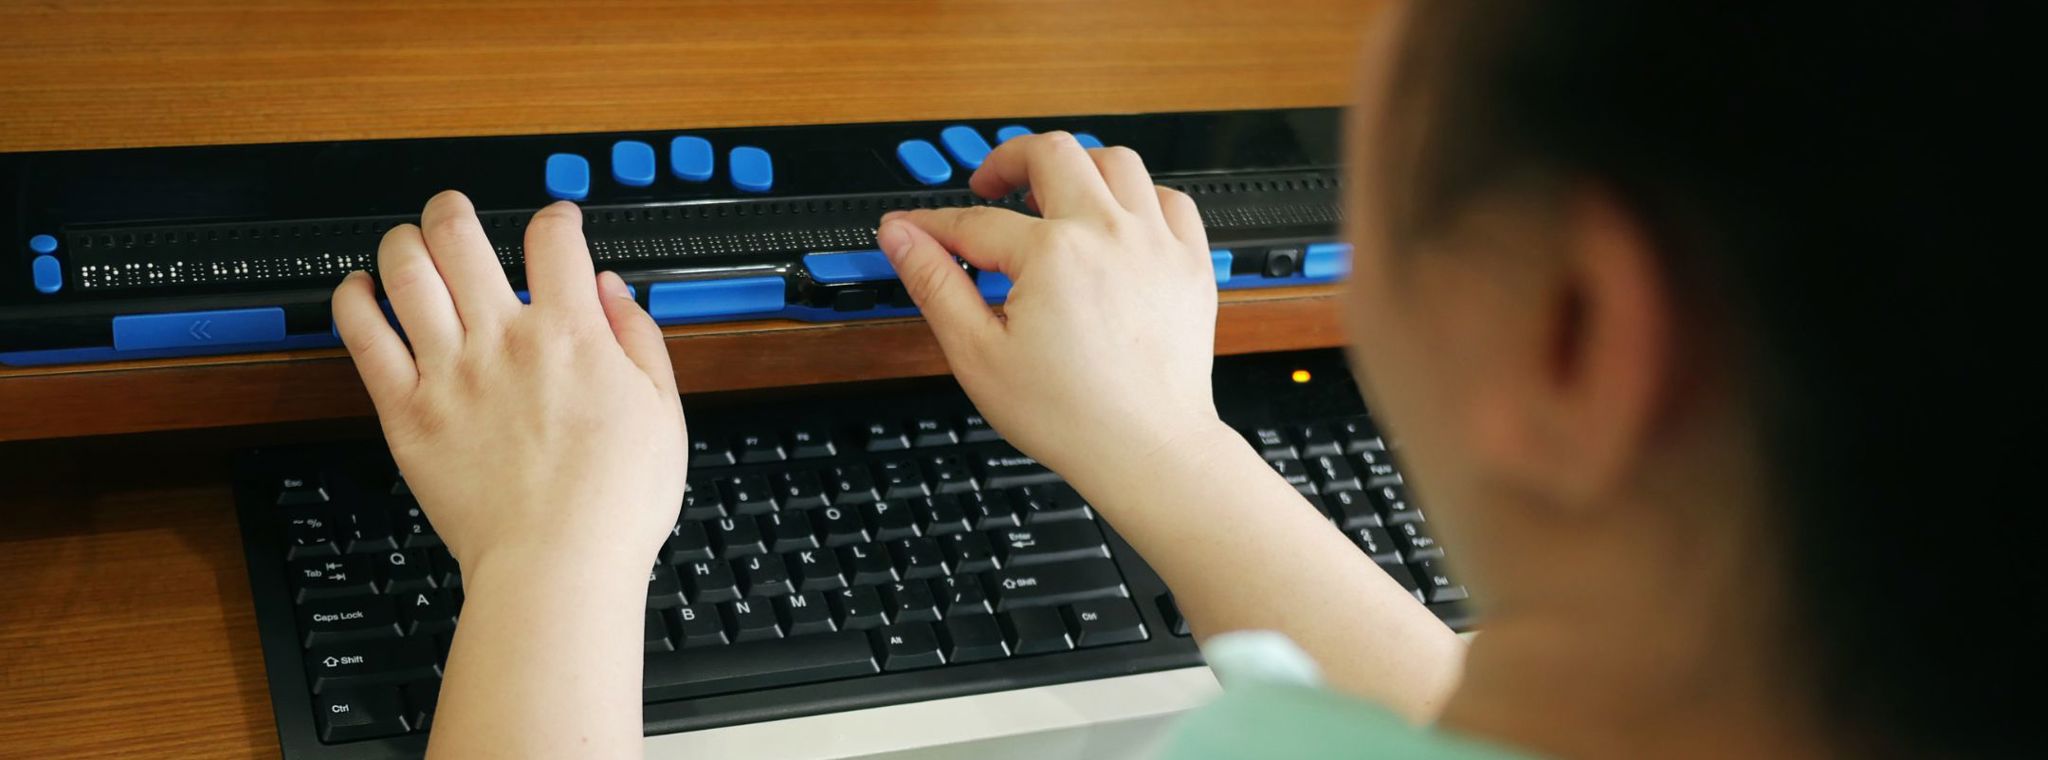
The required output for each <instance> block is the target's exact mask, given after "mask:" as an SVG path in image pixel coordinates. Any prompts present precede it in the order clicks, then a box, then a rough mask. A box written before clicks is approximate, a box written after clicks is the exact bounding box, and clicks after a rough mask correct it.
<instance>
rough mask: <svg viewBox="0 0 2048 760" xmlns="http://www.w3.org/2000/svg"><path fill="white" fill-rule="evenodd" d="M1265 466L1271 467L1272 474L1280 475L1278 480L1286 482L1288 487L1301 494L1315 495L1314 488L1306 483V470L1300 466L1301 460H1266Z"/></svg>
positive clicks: (1290, 458) (1288, 458) (1289, 458)
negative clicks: (1292, 487)
mask: <svg viewBox="0 0 2048 760" xmlns="http://www.w3.org/2000/svg"><path fill="white" fill-rule="evenodd" d="M1266 464H1267V465H1268V466H1270V467H1272V468H1273V471H1274V472H1277V473H1280V479H1281V480H1285V481H1287V484H1288V485H1290V486H1294V487H1295V489H1297V490H1300V491H1301V492H1302V493H1311V494H1312V493H1315V488H1314V487H1313V486H1310V485H1309V482H1308V470H1307V468H1304V467H1302V466H1301V460H1299V459H1295V458H1292V457H1287V458H1281V459H1274V458H1268V459H1267V460H1266Z"/></svg>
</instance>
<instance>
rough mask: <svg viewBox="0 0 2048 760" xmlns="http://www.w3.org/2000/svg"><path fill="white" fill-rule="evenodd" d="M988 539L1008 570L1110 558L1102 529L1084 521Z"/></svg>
mask: <svg viewBox="0 0 2048 760" xmlns="http://www.w3.org/2000/svg"><path fill="white" fill-rule="evenodd" d="M989 539H990V541H991V542H992V543H994V545H995V547H996V551H997V552H998V553H1000V554H1001V555H1002V558H1003V566H1004V567H1010V568H1017V567H1024V566H1028V565H1047V564H1052V563H1055V562H1066V561H1068V560H1076V559H1088V558H1091V557H1099V558H1105V559H1106V558H1108V557H1109V547H1108V546H1107V545H1105V544H1104V543H1103V541H1102V529H1101V528H1098V527H1096V525H1095V523H1093V522H1090V521H1087V520H1075V521H1069V522H1056V523H1051V524H1048V525H1033V526H1031V527H1028V528H1011V529H1009V530H999V531H992V532H990V533H989Z"/></svg>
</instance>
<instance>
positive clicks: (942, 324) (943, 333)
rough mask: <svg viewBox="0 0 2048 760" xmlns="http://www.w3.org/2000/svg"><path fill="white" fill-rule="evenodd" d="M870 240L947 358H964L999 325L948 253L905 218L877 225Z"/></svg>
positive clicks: (972, 282) (993, 313)
mask: <svg viewBox="0 0 2048 760" xmlns="http://www.w3.org/2000/svg"><path fill="white" fill-rule="evenodd" d="M876 239H877V240H878V241H880V243H881V245H882V252H883V253H885V254H887V255H888V256H889V263H890V264H891V265H892V266H895V267H896V277H897V278H898V279H901V280H902V281H903V289H904V290H906V291H909V293H910V300H912V301H915V302H916V303H917V308H918V310H919V311H921V312H923V313H924V319H925V321H926V322H927V323H930V324H931V326H932V335H934V336H936V337H937V338H938V339H939V348H940V349H943V350H944V351H945V352H946V356H947V358H948V360H951V361H957V360H959V359H960V358H961V357H965V356H969V355H970V354H969V353H968V347H969V346H972V345H974V344H975V343H976V342H978V341H980V340H982V339H984V338H985V336H987V335H989V334H991V333H992V332H993V331H995V330H999V329H1001V327H1002V323H1000V322H998V321H997V320H996V315H995V312H993V311H990V310H989V308H988V302H986V301H983V300H982V298H981V291H980V290H977V289H975V287H974V281H973V280H970V279H968V277H967V272H966V271H965V270H963V269H961V268H960V265H959V264H957V263H955V262H954V261H953V254H952V253H951V252H949V251H947V250H946V247H945V246H943V245H940V244H939V241H938V240H937V239H934V238H933V237H932V236H931V235H930V234H928V233H926V232H925V231H924V230H923V229H922V228H920V227H918V226H917V225H915V224H911V223H910V221H909V220H907V219H891V220H889V221H886V222H883V223H882V230H881V233H880V234H879V235H877V236H876Z"/></svg>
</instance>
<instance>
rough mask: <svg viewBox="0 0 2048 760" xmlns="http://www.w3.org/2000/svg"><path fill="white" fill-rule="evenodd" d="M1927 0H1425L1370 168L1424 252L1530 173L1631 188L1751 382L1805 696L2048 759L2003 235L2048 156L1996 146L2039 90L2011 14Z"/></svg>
mask: <svg viewBox="0 0 2048 760" xmlns="http://www.w3.org/2000/svg"><path fill="white" fill-rule="evenodd" d="M1901 5H1903V4H1877V5H1858V6H1844V5H1836V4H1813V5H1811V6H1809V5H1808V4H1803V3H1755V2H1686V1H1682V0H1673V1H1671V2H1659V1H1645V0H1604V1H1603V0H1422V1H1421V2H1416V3H1414V4H1413V5H1412V6H1411V7H1410V11H1411V15H1410V16H1409V19H1408V20H1409V26H1408V28H1407V29H1406V30H1405V31H1406V34H1405V35H1404V37H1403V42H1402V49H1401V51H1400V52H1399V53H1398V55H1397V60H1396V61H1395V70H1394V74H1393V79H1392V81H1391V82H1390V86H1389V90H1388V95H1387V100H1386V102H1385V103H1384V108H1383V111H1382V118H1384V119H1385V120H1386V122H1385V124H1384V125H1383V127H1384V128H1383V129H1382V134H1383V135H1387V136H1386V138H1385V140H1384V143H1385V144H1383V145H1382V150H1381V151H1379V152H1380V153H1382V154H1384V157H1383V159H1382V161H1381V162H1380V163H1381V165H1380V166H1378V167H1373V169H1375V170H1377V171H1378V176H1380V177H1382V178H1384V179H1385V180H1386V181H1387V182H1388V193H1387V197H1388V198H1389V201H1388V208H1387V209H1386V210H1387V214H1386V217H1387V218H1388V220H1389V221H1388V224H1389V229H1388V230H1387V233H1388V234H1389V235H1390V236H1391V239H1392V240H1394V241H1396V243H1397V244H1399V242H1400V241H1403V240H1413V239H1415V238H1417V237H1419V236H1426V235H1429V234H1432V233H1433V232H1436V231H1439V230H1438V228H1439V226H1440V225H1442V224H1443V223H1444V222H1446V221H1447V220H1449V219H1450V218H1452V217H1454V216H1455V215H1456V213H1457V212H1458V210H1459V208H1460V204H1463V203H1465V202H1467V201H1470V200H1472V199H1473V198H1474V196H1475V195H1477V194H1479V193H1482V192H1486V191H1488V190H1490V189H1495V188H1497V187H1498V186H1499V185H1501V184H1502V183H1507V182H1512V181H1515V180H1516V178H1519V177H1527V176H1540V177H1550V178H1558V179H1565V180H1587V181H1590V182H1592V183H1594V184H1597V185H1599V186H1603V187H1606V188H1608V189H1609V190H1610V191H1611V192H1612V193H1613V195H1615V196H1616V197H1617V199H1618V200H1619V201H1620V202H1621V203H1623V204H1624V205H1625V206H1626V207H1627V209H1628V211H1629V213H1631V214H1632V215H1633V216H1634V217H1635V218H1636V219H1637V220H1638V221H1639V222H1640V223H1641V224H1642V225H1643V226H1644V228H1645V229H1646V230H1647V231H1648V233H1649V235H1650V236H1651V238H1652V240H1653V241H1654V243H1655V245H1656V246H1657V248H1658V250H1659V252H1660V254H1662V255H1663V256H1664V257H1665V261H1664V263H1665V267H1666V269H1667V271H1668V272H1669V273H1670V276H1671V277H1672V278H1673V282H1674V287H1675V288H1676V289H1679V290H1684V291H1687V294H1688V297H1689V298H1692V299H1697V300H1699V301H1701V302H1703V303H1711V304H1714V305H1715V307H1716V314H1715V317H1714V318H1715V319H1717V320H1721V321H1722V322H1724V323H1725V327H1726V328H1727V329H1728V330H1729V331H1730V332H1732V333H1733V334H1734V335H1735V336H1736V337H1735V338H1734V342H1735V343H1736V345H1737V349H1736V350H1737V352H1738V354H1739V355H1740V356H1739V358H1740V361H1741V362H1742V364H1741V368H1742V369H1743V370H1744V373H1743V374H1744V376H1746V377H1748V378H1749V379H1750V380H1752V381H1753V382H1754V387H1753V388H1752V389H1751V390H1752V391H1753V392H1752V394H1751V395H1752V397H1753V398H1755V399H1756V402H1755V409H1754V412H1755V419H1756V421H1757V423H1758V427H1759V429H1760V432H1761V435H1762V438H1763V446H1764V453H1765V455H1766V456H1767V457H1768V462H1769V465H1770V467H1771V472H1770V473H1769V476H1770V477H1771V478H1772V479H1773V481H1774V483H1773V485H1774V486H1775V487H1774V488H1773V491H1774V493H1775V494H1776V497H1775V499H1774V501H1773V503H1771V504H1768V505H1760V506H1759V508H1764V509H1770V510H1772V512H1771V513H1770V514H1768V515H1766V519H1767V520H1768V521H1769V522H1770V524H1776V525H1781V526H1782V528H1783V533H1782V534H1781V535H1779V536H1778V537H1776V540H1774V541H1769V542H1764V545H1767V546H1782V547H1783V548H1784V551H1785V552H1786V553H1785V554H1784V555H1783V556H1782V557H1781V558H1780V559H1781V561H1780V563H1779V564H1780V565H1782V566H1783V567H1785V569H1786V576H1787V577H1786V578H1785V580H1784V582H1785V583H1786V584H1787V587H1786V589H1785V591H1786V592H1787V593H1780V594H1774V595H1771V596H1772V597H1773V598H1784V599H1787V600H1789V602H1788V603H1789V605H1790V609H1788V610H1786V611H1785V613H1786V614H1785V617H1788V618H1789V619H1790V622H1791V623H1792V625H1794V626H1795V628H1794V630H1790V631H1786V635H1787V642H1788V644H1787V647H1788V651H1789V652H1796V653H1797V654H1798V656H1799V657H1800V658H1801V661H1803V662H1806V663H1808V665H1809V666H1810V669H1809V670H1808V672H1806V673H1799V674H1788V675H1790V676H1793V677H1788V678H1787V679H1786V683H1787V688H1803V689H1807V690H1808V691H1809V692H1810V693H1811V694H1813V695H1814V696H1815V697H1816V698H1817V699H1818V701H1819V702H1820V704H1819V705H1818V707H1819V708H1820V709H1821V711H1822V712H1821V714H1822V715H1824V716H1825V717H1826V718H1827V719H1828V720H1831V721H1832V722H1833V725H1832V729H1833V730H1834V731H1835V732H1836V733H1837V734H1838V735H1839V736H1840V737H1842V739H1843V740H1844V741H1845V742H1849V743H1851V744H1850V746H1849V747H1847V748H1848V749H1851V751H1854V752H1856V753H1858V754H1864V753H1869V754H1892V753H1897V754H1923V753H1925V754H1937V755H1953V756H2007V755H2011V754H2017V753H2020V752H2021V751H2022V750H2023V749H2024V748H2025V747H2027V746H2029V745H2034V744H2036V743H2037V742H2038V741H2039V740H2038V739H2037V738H2036V737H2035V736H2034V733H2035V731H2037V730H2039V729H2038V728H2037V727H2035V726H2031V725H2026V724H2024V723H2023V722H2022V718H2021V715H2022V712H2021V711H2022V709H2023V708H2022V705H2025V704H2038V703H2037V702H2035V701H2034V700H2032V699H2029V698H2028V697H2031V696H2033V694H2032V693H2033V692H2034V691H2035V690H2036V689H2037V688H2038V686H2039V683H2040V682H2039V681H2037V680H2036V679H2037V678H2039V671H2040V670H2041V668H2040V664H2041V663H2042V661H2043V658H2044V654H2043V652H2042V649H2043V648H2044V647H2048V637H2044V636H2043V629H2042V623H2041V620H2042V619H2043V618H2044V617H2048V610H2044V609H2043V605H2042V600H2041V595H2040V589H2041V583H2040V579H2041V572H2040V570H2039V566H2040V565H2039V562H2038V561H2037V562H2031V563H2027V564H2026V565H2024V566H2023V565H2022V563H2021V560H2020V556H2019V554H2020V549H2021V542H2023V541H2024V542H2028V543H2032V542H2035V541H2038V540H2039V538H2038V534H2035V533H2033V532H2032V531H2028V530H2023V529H2021V528H2022V525H2021V524H2020V523H2021V521H2022V520H2031V519H2032V518H2031V516H2030V515H2029V514H2028V513H2030V512H2031V511H2033V510H2035V509H2039V508H2041V505H2042V501H2043V500H2042V498H2041V497H2040V496H2039V495H2038V494H2037V493H2032V492H2028V491H2023V490H2022V488H2023V487H2026V486H2032V485H2034V484H2033V483H2031V482H2027V481H2030V480H2035V479H2037V477H2036V475H2037V474H2038V473H2040V472H2041V471H2042V468H2041V461H2042V460H2041V459H2040V458H2039V457H2038V455H2037V452H2038V450H2039V446H2038V444H2034V443H2033V442H2032V441H2031V440H2030V438H2031V436H2030V437H2029V438H2023V437H2022V432H2021V430H2020V427H2021V420H2022V419H2023V418H2024V419H2026V420H2029V421H2031V420H2032V419H2034V418H2035V417H2037V416H2038V413H2037V412H2036V413H2032V414H2028V413H2027V412H2029V411H2031V410H2033V409H2035V408H2037V406H2038V404H2037V402H2035V401H2034V395H2033V391H2034V389H2035V387H2036V386H2037V385H2038V381H2037V380H2036V379H2035V378H2036V377H2037V374H2036V372H2035V371H2029V370H2025V369H2024V367H2026V366H2038V364H2039V363H2040V357H2037V356H2030V355H2029V354H2039V353H2041V347H2042V346H2043V345H2044V343H2048V341H2043V340H2042V337H2041V335H2040V334H2038V333H2036V334H2031V335H2029V334H2027V332H2026V331H2027V326H2029V325H2031V324H2038V323H2039V322H2040V320H2039V319H2038V317H2034V316H2032V315H2026V318H2025V319H2024V320H2023V319H2022V318H2021V315H2020V314H2019V312H2020V311H2021V310H2022V308H2023V307H2022V304H2023V303H2025V301H2024V300H2023V299H2026V298H2028V297H2029V296H2033V297H2036V298H2038V297H2039V296H2036V295H2035V294H2034V293H2032V292H2030V291H2034V290H2039V289H2041V288H2043V287H2044V286H2043V284H2041V283H2040V281H2039V280H2034V279H2028V278H2022V277H2018V276H2016V275H2017V272H2015V271H2011V270H2012V269H2014V267H2015V265H2018V262H2020V261H2024V260H2030V259H2033V258H2036V257H2035V255H2034V254H2035V253H2037V252H2038V251H2040V250H2041V248H2042V245H2041V244H2040V243H2039V242H2038V241H2035V242H2032V243H2030V244H2026V245H2024V246H2020V245H2014V244H2011V243H2009V242H2008V241H2009V240H2017V239H2018V238H2017V230H2018V227H2019V225H2020V224H2021V222H2022V220H2023V219H2025V218H2027V217H2033V218H2039V217H2040V216H2041V214H2040V212H2039V211H2038V210H2035V211H2033V213H2031V214H2027V213H2025V212H2017V213H2008V212H2007V210H2006V204H2005V202H2004V195H2003V194H2004V192H2005V191H2006V190H2007V188H2006V187H2005V185H2006V184H2011V183H2000V182H1998V175H1997V174H1995V173H1994V172H1997V171H1998V170H1999V169H2001V168H2002V167H2006V166H2009V167H2011V168H2012V169H2017V168H2018V155H2017V154H2018V152H2019V145H2021V144H2025V143H2028V142H2035V141H2041V140H2048V137H2042V136H2039V135H2030V136H2028V140H2026V141H2007V140H2001V139H1999V138H1998V129H1999V127H2000V124H2001V121H2002V118H1999V117H1995V116H1994V115H1993V113H1992V109H1993V106H1992V105H1991V103H1992V102H1993V101H1992V99H1993V98H1999V99H2001V100H2002V101H2005V102H2013V101H2015V100H2017V99H2026V100H2038V99H2039V98H2038V96H2039V94H2040V90H2039V85H2038V84H2035V85H2033V86H2030V87H2025V88H2017V89H2010V90H2005V89H2001V88H1999V87H1998V86H1997V85H1995V84H1993V82H1994V74H1995V73H1996V71H1997V67H1996V66H1994V65H1993V64H1992V63H1991V61H1990V60H1989V57H1990V56H1991V55H1992V51H1993V50H1994V49H1995V48H1997V47H1998V46H1997V45H1994V44H1993V41H1992V39H1991V36H1992V35H1991V32H1990V28H1991V27H1992V25H1993V24H1994V21H1993V20H1992V19H1990V18H1988V17H1987V13H1988V12H1987V10H1986V8H1987V6H1982V5H1980V4H1978V3H1971V2H1939V3H1914V4H1911V6H1912V7H1910V8H1906V7H1900V6H1901ZM2028 93H2031V94H2028ZM1403 130H1406V131H1403ZM2006 151H2011V152H2012V154H2011V155H2008V154H2006V153H2005V152H2006ZM2027 153H2028V154H2030V155H2031V154H2037V153H2038V151H2037V150H2028V151H2027ZM2008 171H2010V169H2008ZM2026 178H2027V179H2032V176H2028V177H2026ZM2030 195H2031V196H2033V197H2040V195H2041V194H2040V193H2039V191H2038V190H2036V191H2033V192H2032V193H2030ZM2007 262H2013V264H2008V263H2007ZM2024 266H2026V267H2027V268H2029V269H2036V268H2038V266H2039V265H2038V264H2037V263H2033V262H2028V263H2027V264H2025V265H2024ZM2021 282H2025V285H2021V284H2020V283H2021ZM2023 287H2024V288H2025V289H2026V291H2029V292H2023V291H2022V288H2023ZM1702 294H1704V295H1702ZM1688 305H1694V304H1691V303H1690V302H1688Z"/></svg>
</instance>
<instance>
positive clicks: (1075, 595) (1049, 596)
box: [989, 559, 1129, 612]
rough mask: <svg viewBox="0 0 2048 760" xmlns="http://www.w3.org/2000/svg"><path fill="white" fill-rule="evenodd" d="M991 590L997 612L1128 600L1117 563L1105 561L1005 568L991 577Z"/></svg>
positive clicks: (1094, 560) (1095, 560) (1092, 560)
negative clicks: (1118, 598)
mask: <svg viewBox="0 0 2048 760" xmlns="http://www.w3.org/2000/svg"><path fill="white" fill-rule="evenodd" d="M989 588H990V589H991V590H993V591H994V592H995V595H996V611H998V612H1007V611H1010V610H1015V609H1021V608H1025V607H1047V606H1057V605H1061V604H1069V603H1072V602H1079V601H1084V600H1088V599H1099V598H1103V597H1115V596H1129V594H1127V593H1126V592H1125V591H1124V580H1123V576H1122V575H1121V574H1119V573H1118V572H1117V569H1116V563H1114V562H1112V561H1110V560H1106V559H1089V560H1081V561H1079V562H1068V563H1065V564H1059V565H1040V566H1037V567H1025V568H1006V569H1003V570H998V571H996V572H994V573H992V574H990V576H989Z"/></svg>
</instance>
